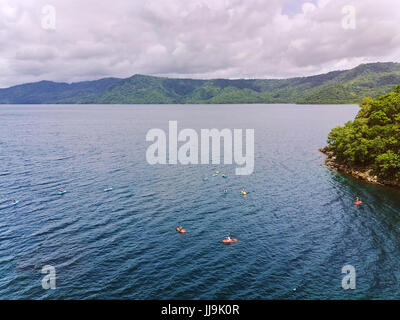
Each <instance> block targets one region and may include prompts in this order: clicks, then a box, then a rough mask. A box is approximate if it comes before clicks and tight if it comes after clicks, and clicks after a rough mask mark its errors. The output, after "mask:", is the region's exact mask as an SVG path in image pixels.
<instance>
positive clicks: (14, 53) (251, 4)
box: [0, 0, 400, 88]
mask: <svg viewBox="0 0 400 320" xmlns="http://www.w3.org/2000/svg"><path fill="white" fill-rule="evenodd" d="M377 61H381V62H386V61H393V62H400V0H379V1H377V0H352V1H349V0H308V1H303V0H112V1H109V0H107V1H106V0H0V87H1V88H4V87H8V86H12V85H16V84H21V83H26V82H35V81H41V80H52V81H65V82H75V81H84V80H94V79H99V78H103V77H121V78H125V77H129V76H132V75H133V74H147V75H158V76H169V77H179V78H198V79H209V78H230V79H236V78H287V77H296V76H308V75H313V74H320V73H325V72H329V71H333V70H343V69H350V68H352V67H355V66H357V65H359V64H361V63H368V62H377Z"/></svg>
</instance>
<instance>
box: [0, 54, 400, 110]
mask: <svg viewBox="0 0 400 320" xmlns="http://www.w3.org/2000/svg"><path fill="white" fill-rule="evenodd" d="M399 83H400V63H393V62H385V63H381V62H377V63H368V64H362V65H359V66H358V67H355V68H353V69H350V70H341V71H333V72H329V73H326V74H321V75H315V76H309V77H297V78H290V79H237V80H230V79H210V80H198V79H180V78H164V77H154V76H146V75H139V74H137V75H133V76H132V77H129V78H124V79H121V78H103V79H100V80H94V81H83V82H75V83H65V82H52V81H40V82H34V83H27V84H21V85H17V86H13V87H9V88H4V89H0V103H1V104H58V103H63V104H174V103H178V104H197V103H215V104H221V103H298V104H354V103H359V102H360V101H361V100H362V99H363V98H364V97H367V96H370V97H376V96H379V95H382V94H386V93H388V92H390V91H392V90H393V88H394V87H395V86H396V85H397V84H399Z"/></svg>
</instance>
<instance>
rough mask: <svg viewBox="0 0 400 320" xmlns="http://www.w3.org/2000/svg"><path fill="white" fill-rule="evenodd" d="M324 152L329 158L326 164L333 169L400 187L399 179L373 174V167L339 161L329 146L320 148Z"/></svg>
mask: <svg viewBox="0 0 400 320" xmlns="http://www.w3.org/2000/svg"><path fill="white" fill-rule="evenodd" d="M319 151H321V152H322V153H324V154H325V155H327V159H326V160H325V164H326V165H327V166H328V167H330V168H332V169H333V170H337V171H339V172H343V173H345V174H348V175H350V176H352V177H354V178H357V179H360V180H364V181H367V182H370V183H373V184H379V185H386V186H391V187H396V188H400V181H399V180H383V179H380V178H379V177H378V176H376V175H374V174H373V170H372V169H371V168H353V167H350V166H348V165H345V164H342V163H339V162H338V161H337V159H336V156H335V155H334V154H333V152H331V151H329V149H328V146H326V147H323V148H321V149H319Z"/></svg>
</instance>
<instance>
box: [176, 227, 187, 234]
mask: <svg viewBox="0 0 400 320" xmlns="http://www.w3.org/2000/svg"><path fill="white" fill-rule="evenodd" d="M176 231H178V232H180V233H186V230H185V229H179V228H176Z"/></svg>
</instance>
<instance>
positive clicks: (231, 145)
mask: <svg viewBox="0 0 400 320" xmlns="http://www.w3.org/2000/svg"><path fill="white" fill-rule="evenodd" d="M221 139H223V147H224V153H223V154H224V162H223V163H224V164H232V163H233V162H235V163H236V164H237V165H238V167H237V168H236V169H235V173H236V174H237V175H250V174H252V173H253V171H254V129H246V140H245V145H244V148H245V150H246V151H245V154H243V130H242V129H233V132H232V130H230V129H222V130H218V129H201V130H200V150H199V135H198V133H197V132H196V130H194V129H183V130H181V131H180V132H179V133H178V122H177V121H169V129H168V164H177V163H178V161H179V163H180V164H183V165H185V164H199V163H201V164H209V163H210V149H211V163H212V164H220V163H222V162H221ZM146 141H151V142H154V143H153V144H151V145H150V146H149V147H148V149H147V151H146V160H147V162H148V163H149V164H167V134H166V133H165V131H164V130H162V129H151V130H149V131H148V132H147V135H146ZM178 142H182V143H183V144H182V145H181V146H180V147H179V149H178Z"/></svg>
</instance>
